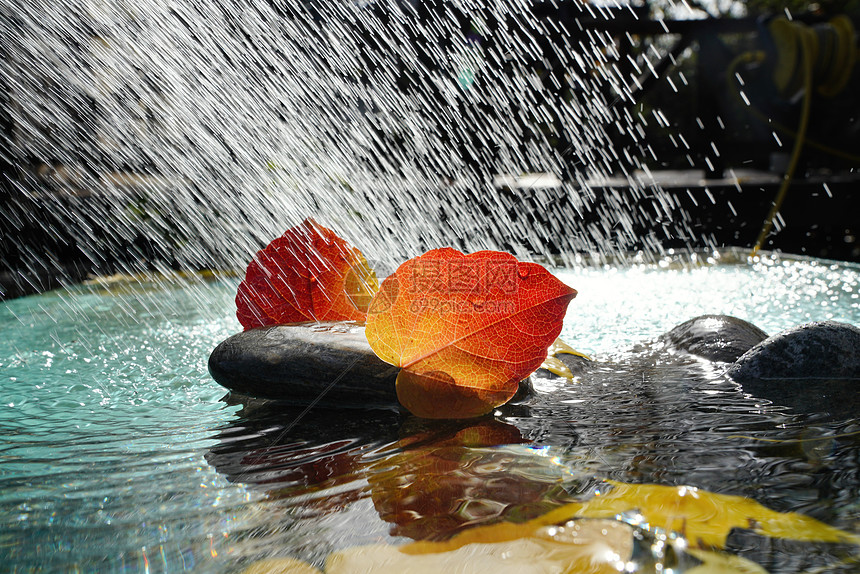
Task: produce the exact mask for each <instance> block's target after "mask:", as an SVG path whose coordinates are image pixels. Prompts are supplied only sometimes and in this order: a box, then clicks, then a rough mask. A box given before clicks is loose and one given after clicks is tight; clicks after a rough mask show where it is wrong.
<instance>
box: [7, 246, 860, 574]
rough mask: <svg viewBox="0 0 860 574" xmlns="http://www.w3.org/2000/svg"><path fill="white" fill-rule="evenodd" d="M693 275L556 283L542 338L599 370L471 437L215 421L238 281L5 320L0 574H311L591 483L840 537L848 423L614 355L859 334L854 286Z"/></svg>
mask: <svg viewBox="0 0 860 574" xmlns="http://www.w3.org/2000/svg"><path fill="white" fill-rule="evenodd" d="M690 262H691V259H690V257H689V255H681V256H676V257H674V258H668V259H666V260H665V261H664V262H662V263H661V264H655V265H644V264H643V265H627V266H612V267H605V268H594V267H586V268H580V269H566V270H558V271H557V274H558V276H559V277H560V278H561V279H562V280H563V281H565V282H567V283H568V284H570V285H572V286H574V287H575V288H576V289H578V290H579V293H580V294H579V296H578V297H577V299H576V300H574V302H573V303H572V304H571V306H570V311H569V314H568V316H567V319H566V322H565V327H564V332H563V337H564V338H565V339H566V340H567V341H568V342H570V343H571V344H572V345H573V346H574V347H576V348H577V349H579V350H581V351H585V352H587V353H589V354H591V355H593V356H594V358H595V359H596V360H598V361H599V362H600V363H601V364H600V366H599V367H597V368H596V369H595V370H594V372H593V373H592V374H591V375H590V376H587V377H581V378H580V379H579V380H578V381H577V382H575V383H567V382H564V381H560V380H557V379H551V378H548V377H543V376H540V377H537V378H536V379H535V386H536V389H537V391H538V392H537V396H535V397H534V398H532V399H530V400H529V401H526V402H525V403H521V404H516V405H507V406H505V407H503V408H501V409H499V412H498V413H497V414H496V415H495V416H492V417H488V418H483V419H479V420H476V421H471V422H449V423H439V422H427V421H421V420H419V419H415V418H413V417H408V416H404V415H402V414H401V413H398V412H395V411H387V410H377V411H365V410H362V409H352V410H349V411H340V412H333V411H326V410H323V409H313V410H311V411H309V412H305V411H304V409H302V408H296V407H286V406H283V405H273V404H271V403H264V402H249V401H244V402H239V401H236V400H227V399H224V398H223V397H224V395H225V390H224V389H223V388H221V387H220V386H219V385H217V384H216V383H215V382H214V381H213V380H212V379H211V378H210V376H209V375H208V373H207V370H206V360H207V358H208V355H209V353H210V352H211V350H212V349H213V348H214V346H215V345H216V344H217V343H218V342H220V341H221V340H223V339H224V338H226V337H227V336H229V335H231V334H232V333H234V332H236V331H238V330H239V329H240V327H239V324H238V322H237V321H236V319H235V316H234V312H235V306H234V304H233V297H234V295H235V289H236V285H237V283H238V279H236V278H209V279H207V280H203V279H201V278H196V277H184V278H179V277H176V278H164V277H159V278H156V279H152V280H147V279H146V278H137V279H135V280H128V279H125V280H117V281H115V282H105V281H102V282H100V283H93V284H90V285H84V286H78V287H74V288H71V289H69V290H65V291H55V292H51V293H47V294H43V295H39V296H33V297H28V298H23V299H18V300H13V301H8V302H5V303H4V304H3V306H2V307H0V325H2V328H3V330H4V332H5V333H6V336H5V337H4V338H3V340H2V342H0V376H2V379H0V385H2V391H3V392H2V404H0V437H2V438H0V557H2V560H0V563H2V564H3V568H5V569H7V570H9V571H15V572H20V571H35V570H41V571H46V572H55V571H56V572H66V571H82V572H96V571H97V572H114V571H121V572H176V571H199V572H230V571H236V570H239V569H241V568H242V567H243V566H245V565H247V564H249V563H252V562H253V561H255V560H259V559H262V558H266V557H271V556H294V557H298V558H302V559H305V560H309V561H312V562H317V563H319V561H321V560H322V559H323V558H324V557H325V556H326V555H327V554H328V553H329V552H331V551H332V550H335V549H339V548H345V547H349V546H354V545H358V544H368V543H378V542H381V543H386V544H398V543H402V542H405V541H409V540H415V539H444V538H446V537H448V536H450V535H451V534H453V533H455V532H458V531H461V530H463V529H466V528H469V527H472V526H475V525H479V524H485V523H490V522H493V521H497V520H515V521H520V520H525V519H527V518H530V517H533V516H537V515H539V514H541V513H543V512H545V511H546V510H548V509H550V508H552V507H554V506H556V505H558V504H560V503H562V502H565V501H569V500H573V499H577V498H581V497H584V496H590V495H591V493H593V491H594V490H595V489H596V488H599V485H600V481H601V480H602V479H604V478H610V479H615V480H621V481H625V482H633V483H642V482H651V483H658V484H690V485H694V486H698V487H700V488H703V489H707V490H711V491H715V492H719V493H724V494H740V495H744V496H748V497H751V498H754V499H755V500H757V501H759V502H761V503H762V504H765V505H766V506H769V507H771V508H773V509H775V510H780V511H789V510H791V511H797V512H802V513H806V514H809V515H812V516H814V517H816V518H818V519H820V520H823V521H824V522H827V523H829V524H832V525H834V526H837V527H840V528H843V529H846V530H849V531H853V532H855V533H856V532H858V524H860V504H858V500H860V497H858V490H860V486H858V485H860V475H858V473H860V470H859V469H860V464H858V460H860V439H858V437H857V435H856V434H852V433H857V432H858V431H860V421H858V419H848V420H846V419H844V418H843V419H839V420H833V418H832V417H826V416H823V415H822V414H821V413H815V412H812V413H804V412H795V411H792V410H791V409H788V408H786V407H784V406H781V405H778V404H773V403H772V402H770V401H766V400H763V399H761V398H758V397H754V396H750V395H747V394H745V393H743V392H742V390H741V389H739V388H738V387H737V385H735V384H734V383H733V382H731V381H729V380H728V379H726V378H725V377H724V376H723V375H722V369H721V367H720V366H719V365H710V364H704V363H701V362H698V361H694V360H690V359H684V358H682V357H681V358H679V357H674V358H670V359H666V358H660V357H659V356H649V355H647V354H643V353H644V351H637V352H636V353H634V352H632V351H630V349H632V348H633V347H634V345H635V344H636V343H639V342H642V341H645V340H649V339H653V338H655V337H657V336H659V335H660V334H661V333H663V332H665V331H667V330H668V329H670V328H672V327H673V326H674V325H676V324H678V323H681V322H683V321H685V320H687V319H689V318H691V317H693V316H696V315H700V314H705V313H726V314H731V315H735V316H737V317H740V318H743V319H746V320H749V321H751V322H753V323H755V324H756V325H758V326H759V327H761V328H762V329H764V330H765V331H767V332H768V333H771V334H773V333H775V332H777V331H779V330H781V329H784V328H787V327H790V326H793V325H796V324H799V323H802V322H806V321H811V320H823V319H833V320H838V321H844V322H848V323H852V324H855V325H857V324H860V268H858V267H856V266H851V265H846V264H834V263H831V262H826V261H815V260H787V259H778V258H766V259H764V260H762V261H760V262H758V263H756V264H752V265H751V264H747V263H716V262H714V263H715V264H711V263H708V262H707V261H702V259H701V258H699V259H698V262H697V264H695V265H694V264H691V263H690ZM827 437H830V438H827ZM809 438H811V439H814V440H811V441H806V442H804V441H799V440H798V439H809ZM762 439H766V440H762ZM774 440H776V441H782V442H772V441H774ZM768 441H770V442H768ZM811 546H814V548H812V550H814V551H811V550H810V548H811ZM762 548H765V550H762ZM727 551H729V552H738V553H741V554H742V555H744V556H746V557H748V558H751V559H754V560H756V561H758V562H759V563H761V564H762V565H763V566H765V567H766V568H768V569H770V570H771V571H786V572H800V571H805V570H806V569H809V568H812V567H816V566H822V565H825V564H828V563H831V562H836V561H838V560H839V559H842V558H844V557H845V556H844V555H845V552H846V550H844V549H842V550H839V549H832V548H828V547H826V545H825V546H822V545H818V546H815V545H808V544H806V545H804V544H800V543H784V542H779V543H775V544H763V543H762V539H761V538H760V537H758V538H757V537H755V536H753V535H751V534H749V533H745V532H736V533H733V534H732V536H730V539H729V545H728V549H727ZM840 552H841V554H840Z"/></svg>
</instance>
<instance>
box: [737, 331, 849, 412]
mask: <svg viewBox="0 0 860 574" xmlns="http://www.w3.org/2000/svg"><path fill="white" fill-rule="evenodd" d="M728 375H729V376H730V377H731V378H732V379H733V380H734V381H736V382H738V383H740V384H741V385H742V386H743V389H744V391H745V392H747V393H750V394H752V395H755V396H759V397H762V398H766V399H769V400H771V401H773V402H774V403H776V404H780V405H784V406H788V407H791V408H792V409H794V410H795V411H796V412H820V413H822V414H824V415H829V416H832V417H836V418H843V417H845V416H854V415H856V414H857V413H858V412H860V329H858V328H857V327H854V326H852V325H848V324H845V323H837V322H834V321H820V322H815V323H808V324H805V325H800V326H798V327H794V328H792V329H788V330H786V331H782V332H781V333H778V334H776V335H774V336H772V337H769V338H768V339H766V340H764V341H762V342H761V343H759V344H758V345H756V346H754V347H753V348H751V349H750V350H749V351H747V352H746V353H744V354H743V355H742V356H741V357H740V358H738V360H737V361H735V362H734V364H732V365H731V367H730V368H729V370H728Z"/></svg>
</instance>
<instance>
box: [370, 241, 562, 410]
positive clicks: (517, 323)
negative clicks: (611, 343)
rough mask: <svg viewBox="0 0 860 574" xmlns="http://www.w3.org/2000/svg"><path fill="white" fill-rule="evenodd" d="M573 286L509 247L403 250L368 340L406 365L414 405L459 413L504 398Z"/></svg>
mask: <svg viewBox="0 0 860 574" xmlns="http://www.w3.org/2000/svg"><path fill="white" fill-rule="evenodd" d="M575 296H576V291H575V290H574V289H571V288H570V287H568V286H567V285H565V284H563V283H562V282H561V281H559V280H558V279H556V278H555V277H553V275H552V274H550V273H549V271H547V270H546V269H544V268H543V267H541V266H540V265H537V264H535V263H523V262H520V261H517V259H516V258H515V257H514V256H513V255H510V254H508V253H500V252H498V251H480V252H478V253H473V254H471V255H464V254H462V253H460V252H459V251H456V250H454V249H450V248H445V249H436V250H433V251H429V252H427V253H425V254H424V255H422V256H420V257H416V258H414V259H410V260H409V261H407V262H406V263H404V264H403V265H401V266H400V267H399V268H398V269H397V271H396V272H395V273H394V274H393V275H392V276H390V277H388V278H387V279H386V280H385V281H383V283H382V286H381V287H380V289H379V292H378V293H377V294H376V296H375V297H374V298H373V301H371V304H370V309H369V311H368V316H367V331H366V334H367V340H368V342H369V343H370V346H371V347H372V348H373V350H374V352H376V354H377V355H379V357H380V358H381V359H382V360H384V361H386V362H388V363H391V364H393V365H398V366H400V367H402V368H403V370H401V372H400V374H399V375H398V377H397V396H398V398H399V400H400V402H401V403H402V404H403V406H405V407H406V408H407V409H409V410H410V411H411V412H412V413H413V414H415V415H417V416H421V417H426V418H463V417H472V416H477V415H481V414H484V413H486V412H489V411H490V410H492V409H493V408H494V407H496V406H498V405H500V404H503V403H505V402H507V401H508V400H510V399H511V397H513V396H514V394H515V393H516V391H517V384H518V383H519V381H521V380H522V379H524V378H525V377H527V376H528V375H529V374H531V373H532V372H534V370H535V369H537V368H538V367H539V366H540V364H541V363H542V362H543V360H544V359H546V355H547V348H548V347H549V346H550V345H551V344H552V342H553V341H554V340H555V339H556V337H557V336H558V334H559V333H560V332H561V327H562V320H563V319H564V314H565V311H566V309H567V305H568V303H570V301H571V299H573V298H574V297H575Z"/></svg>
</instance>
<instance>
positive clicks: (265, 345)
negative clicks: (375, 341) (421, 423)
mask: <svg viewBox="0 0 860 574" xmlns="http://www.w3.org/2000/svg"><path fill="white" fill-rule="evenodd" d="M397 370H398V369H397V368H396V367H392V366H391V365H389V364H387V363H385V362H383V361H382V360H380V359H379V358H378V357H377V356H376V355H375V354H374V353H373V350H371V348H370V345H369V344H368V343H367V339H366V338H365V336H364V328H363V327H359V326H357V325H354V324H350V323H336V324H326V323H321V324H306V325H276V326H272V327H262V328H259V329H251V330H249V331H243V332H241V333H237V334H236V335H233V336H232V337H230V338H229V339H226V340H225V341H223V342H222V343H221V344H219V345H218V346H217V347H216V348H215V350H214V351H213V352H212V354H211V355H210V357H209V372H210V374H211V375H212V378H214V379H215V380H216V381H217V382H218V383H219V384H220V385H222V386H224V387H226V388H228V389H230V390H231V391H235V392H239V393H242V394H246V395H249V396H252V397H257V398H266V399H274V400H282V401H290V402H294V403H297V404H311V403H314V404H316V403H319V404H321V405H332V406H338V407H350V406H352V407H359V408H367V407H374V406H376V407H396V406H397V404H398V403H397V396H396V394H395V391H394V381H395V379H396V378H397Z"/></svg>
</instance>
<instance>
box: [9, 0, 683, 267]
mask: <svg viewBox="0 0 860 574" xmlns="http://www.w3.org/2000/svg"><path fill="white" fill-rule="evenodd" d="M565 9H566V10H571V11H573V16H575V17H576V18H579V19H582V20H583V21H585V22H586V23H591V24H590V25H594V24H595V23H597V24H598V25H594V28H595V29H594V30H588V32H587V34H586V33H583V32H582V31H581V30H579V29H578V27H577V24H576V21H575V20H573V19H569V20H567V21H564V22H563V21H560V20H558V19H557V18H554V17H547V16H545V15H541V14H539V13H538V11H537V8H536V7H535V6H529V5H527V4H525V3H518V4H515V5H512V6H501V5H500V6H496V7H480V6H478V5H473V4H472V3H469V2H466V3H462V4H461V5H460V4H456V5H447V4H440V5H438V6H437V5H435V4H434V3H428V4H426V5H425V4H423V3H411V2H405V1H404V2H396V1H389V2H371V3H365V2H344V3H317V2H306V3H290V2H279V1H275V2H265V1H255V2H250V3H249V2H235V3H234V2H229V1H227V2H223V1H218V2H215V1H211V2H210V1H206V0H204V1H201V2H175V3H162V2H124V1H123V2H116V3H110V4H104V3H102V2H83V3H79V2H76V3H68V4H67V3H64V2H58V3H51V4H50V5H41V4H38V3H29V4H28V3H24V4H22V5H21V6H19V7H16V9H14V10H13V9H12V8H11V7H7V8H6V9H4V14H5V17H4V20H3V23H2V26H3V29H2V38H3V40H2V42H0V50H2V52H3V54H4V58H3V64H2V66H3V68H2V75H0V80H2V81H1V82H0V86H2V90H3V91H4V92H5V94H4V95H5V97H7V98H8V100H9V104H10V105H9V110H10V115H11V117H10V118H9V120H10V124H11V126H12V127H11V133H10V135H9V137H10V138H11V145H10V148H9V150H8V152H7V153H8V155H10V156H11V157H9V158H6V160H7V161H8V162H9V163H11V164H12V165H15V166H18V167H19V168H20V169H19V171H20V172H21V174H20V175H22V177H21V178H20V180H19V181H15V183H14V189H12V190H11V194H10V198H9V202H10V204H9V205H12V206H15V209H10V210H9V214H4V215H5V216H6V217H5V218H4V219H5V221H3V223H4V225H5V226H7V227H9V228H10V230H11V231H12V232H13V233H10V234H9V235H10V237H13V236H14V231H16V230H18V231H20V230H21V229H22V228H27V227H28V226H30V227H33V226H35V227H36V229H37V230H38V231H39V232H40V233H43V234H44V235H45V236H46V237H49V238H50V237H52V235H56V234H57V232H56V231H55V230H58V229H63V230H67V232H70V233H71V235H72V240H73V241H74V242H76V244H77V246H76V247H77V249H80V250H81V251H83V252H84V254H85V255H86V257H88V258H89V259H91V260H92V262H93V264H94V266H95V268H96V269H97V270H99V269H101V270H102V271H106V270H112V269H115V268H116V266H115V265H112V262H113V260H114V259H119V261H120V262H121V263H122V264H121V265H120V266H119V270H125V271H134V270H138V269H152V268H156V269H165V268H167V267H173V268H191V269H199V268H230V269H235V268H243V267H244V265H245V263H246V262H247V261H248V259H249V257H250V255H251V254H252V253H253V252H254V251H255V250H256V249H257V248H259V247H260V246H261V245H262V244H264V243H266V242H268V241H269V240H270V239H271V238H273V237H275V236H277V235H279V234H280V233H282V232H283V230H284V229H286V228H287V227H290V226H291V225H293V224H295V223H296V222H297V221H299V220H301V219H303V218H304V217H306V216H317V217H318V218H319V219H320V221H321V222H323V223H327V224H329V225H331V226H333V227H334V228H336V229H338V231H339V232H341V233H342V234H344V235H345V236H346V237H347V238H349V239H350V240H351V241H353V242H354V243H356V244H358V245H360V246H361V248H362V249H363V250H364V251H365V252H366V253H367V254H368V256H370V257H372V258H377V259H385V258H394V259H402V258H404V257H407V256H413V255H415V254H417V253H420V252H421V251H423V250H424V249H426V248H429V247H435V246H441V245H455V246H458V247H461V248H464V249H466V250H470V251H471V250H476V249H480V248H502V249H506V250H510V251H513V252H515V253H516V254H518V255H527V254H530V253H538V254H540V253H547V252H549V251H555V252H558V251H561V252H564V253H569V252H574V251H578V252H599V253H613V252H617V251H624V250H625V249H629V248H631V247H633V246H637V247H643V246H644V247H646V248H649V247H650V248H654V249H659V245H658V244H657V243H656V242H655V241H653V240H650V241H649V240H648V238H645V239H643V238H638V237H635V236H634V235H633V233H632V222H633V221H642V222H647V221H649V216H647V215H645V214H644V213H639V212H638V210H637V209H636V208H635V207H634V206H631V205H627V204H626V202H625V200H623V199H621V198H620V197H617V196H616V195H615V194H607V195H606V196H605V197H600V198H598V197H596V196H595V194H594V193H593V191H592V190H591V188H590V185H589V182H592V181H596V180H598V179H600V178H601V177H602V175H603V174H605V173H608V171H609V169H610V167H611V166H613V165H617V164H618V159H617V156H618V153H619V151H618V150H617V149H616V147H613V146H611V145H610V143H611V141H610V138H609V136H608V135H607V130H608V127H607V126H612V129H613V130H616V131H620V132H623V133H629V134H631V138H632V139H631V141H630V142H629V143H631V144H632V143H634V140H635V137H637V136H635V134H637V131H636V129H634V127H635V125H634V124H635V122H634V121H633V116H631V114H630V113H629V111H626V110H623V109H616V108H613V106H612V104H613V103H615V102H617V101H620V100H624V99H625V98H627V99H629V97H630V96H629V94H630V89H629V88H628V85H630V78H625V77H623V76H622V74H621V72H619V71H618V68H617V66H616V65H615V64H616V61H617V59H618V58H619V55H618V53H617V50H616V48H615V47H614V44H613V42H612V39H611V38H610V37H609V36H608V35H607V34H606V33H603V32H600V31H599V24H600V23H601V22H605V21H606V20H607V19H608V18H610V17H611V16H612V15H611V14H610V11H609V10H606V9H602V8H600V7H591V6H588V5H587V4H580V3H574V4H572V5H571V6H568V7H567V8H565ZM616 11H617V10H616ZM580 25H582V24H581V22H580ZM550 37H551V38H553V39H554V41H553V42H550V41H548V40H547V38H550ZM616 124H617V125H616ZM624 154H625V155H626V157H627V158H628V159H629V158H630V155H629V153H628V152H627V151H626V150H625V151H624ZM40 164H44V165H46V166H62V167H60V168H59V169H58V170H57V171H56V172H54V171H51V170H50V169H47V171H46V172H45V173H41V174H40V173H38V172H36V171H34V170H31V169H28V168H27V166H36V165H40ZM524 172H545V173H548V174H554V176H555V177H554V178H552V179H553V180H557V181H555V183H552V184H551V185H549V186H545V187H540V188H532V189H528V188H526V189H523V188H521V187H514V188H513V191H511V190H509V189H501V188H499V187H497V186H495V185H493V180H494V178H496V177H497V176H499V175H504V174H513V175H517V174H521V173H524ZM558 178H560V179H558ZM526 185H528V184H526ZM644 192H645V190H641V193H643V194H644ZM648 193H649V194H651V193H653V190H649V191H648ZM634 195H635V194H634ZM670 211H671V209H670ZM13 213H14V214H16V215H13ZM21 214H26V215H23V216H22V215H21ZM585 215H590V217H589V218H586V217H584V216H585ZM670 215H671V214H670ZM674 215H675V216H677V217H675V219H676V221H677V223H676V224H675V225H677V226H683V217H681V216H679V214H674ZM682 235H683V234H682ZM687 235H688V236H689V235H691V234H689V233H687ZM12 241H14V239H12ZM20 251H21V252H22V253H21V254H20V258H21V260H22V261H23V267H27V266H28V264H29V265H30V266H32V265H34V264H33V263H32V261H33V260H40V259H45V258H47V259H48V264H49V265H50V264H51V263H52V259H58V258H60V257H61V256H60V255H59V254H52V253H48V254H44V253H38V254H36V253H31V252H29V249H28V248H27V246H26V245H22V246H21V249H20ZM55 266H58V265H56V262H55Z"/></svg>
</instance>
